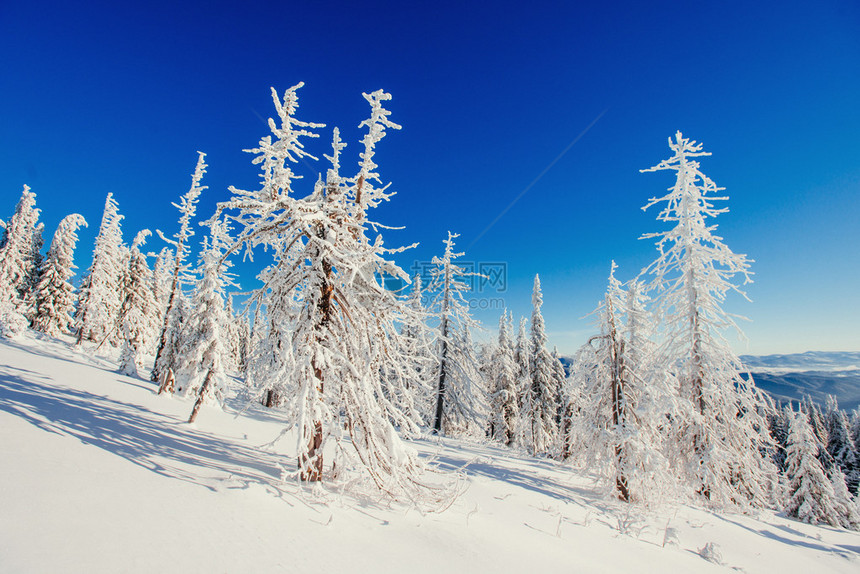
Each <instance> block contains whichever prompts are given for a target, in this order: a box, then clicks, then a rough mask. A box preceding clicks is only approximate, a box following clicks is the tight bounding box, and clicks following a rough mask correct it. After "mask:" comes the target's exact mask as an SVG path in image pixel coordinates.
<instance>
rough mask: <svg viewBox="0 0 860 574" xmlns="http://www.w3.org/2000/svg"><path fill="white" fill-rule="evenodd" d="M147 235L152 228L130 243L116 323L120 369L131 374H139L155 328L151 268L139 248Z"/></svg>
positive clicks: (139, 234) (123, 372)
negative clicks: (118, 337) (120, 345)
mask: <svg viewBox="0 0 860 574" xmlns="http://www.w3.org/2000/svg"><path fill="white" fill-rule="evenodd" d="M150 235H152V232H150V231H149V230H148V229H144V230H143V231H141V232H139V233H138V234H137V236H136V237H135V238H134V241H133V242H132V244H131V250H130V251H129V254H128V263H127V265H126V270H125V273H124V276H123V281H122V294H123V298H122V303H121V305H120V309H119V314H118V318H117V321H118V325H117V327H118V330H119V331H120V332H121V333H122V337H121V338H122V352H121V353H120V357H119V372H120V373H122V374H124V375H129V376H131V377H137V376H138V374H137V373H138V369H139V368H140V361H141V358H142V357H141V354H142V353H143V351H144V350H145V349H146V347H147V345H149V344H150V342H152V339H153V335H154V332H155V329H156V323H155V321H154V317H155V316H156V315H155V313H154V310H155V306H156V301H155V294H154V293H153V292H152V281H151V277H152V271H151V270H150V269H149V265H148V264H147V263H146V255H144V254H143V252H141V250H140V248H141V246H142V245H143V244H144V243H145V242H146V238H147V237H148V236H150Z"/></svg>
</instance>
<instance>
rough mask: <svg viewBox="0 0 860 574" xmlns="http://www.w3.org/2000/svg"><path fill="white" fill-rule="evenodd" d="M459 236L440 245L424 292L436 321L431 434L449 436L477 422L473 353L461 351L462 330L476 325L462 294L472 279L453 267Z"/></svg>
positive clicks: (456, 235) (460, 269)
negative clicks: (442, 248) (431, 295)
mask: <svg viewBox="0 0 860 574" xmlns="http://www.w3.org/2000/svg"><path fill="white" fill-rule="evenodd" d="M459 236H460V234H459V233H451V232H450V231H449V232H448V238H447V239H445V240H444V241H443V243H444V244H445V251H444V253H443V255H442V257H433V259H432V264H433V265H434V266H435V267H433V268H432V269H431V270H430V276H431V277H432V280H431V282H430V286H429V287H428V291H429V292H431V293H435V296H434V298H433V302H432V304H431V306H430V309H431V313H432V314H433V315H434V317H435V318H436V319H438V321H439V325H438V331H437V334H436V342H435V347H436V357H437V358H436V369H437V373H438V378H437V380H436V392H435V397H434V398H435V401H434V402H435V405H434V412H433V419H432V420H433V424H432V427H433V432H434V433H441V432H444V433H446V434H452V433H455V432H457V431H463V430H465V429H466V428H468V427H469V426H470V425H474V424H475V423H477V422H478V420H479V418H480V415H479V412H480V403H479V400H480V398H479V395H478V393H477V392H476V391H475V389H474V388H473V385H474V382H475V381H473V380H471V379H472V378H473V377H474V376H475V373H476V371H477V363H478V361H477V358H476V357H475V354H474V349H472V348H465V346H464V344H465V339H464V337H463V334H464V332H465V331H464V329H466V328H468V327H472V326H475V325H477V323H476V322H475V320H474V319H472V316H471V314H470V313H469V303H468V301H466V298H465V295H464V294H465V293H467V292H468V291H469V290H470V289H471V287H470V285H469V283H467V281H466V280H465V279H467V278H468V277H472V276H476V274H475V273H473V272H470V271H466V269H465V268H463V267H461V266H459V265H457V263H456V262H455V260H456V259H457V258H459V257H461V256H462V255H463V253H457V252H455V251H454V240H455V239H456V238H457V237H459Z"/></svg>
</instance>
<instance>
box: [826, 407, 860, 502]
mask: <svg viewBox="0 0 860 574" xmlns="http://www.w3.org/2000/svg"><path fill="white" fill-rule="evenodd" d="M826 421H827V428H828V442H827V452H828V453H829V454H830V456H832V457H833V461H834V463H835V466H837V467H839V469H840V470H841V471H842V473H843V475H844V476H845V479H846V481H847V486H848V490H849V491H851V492H857V485H858V483H860V461H858V460H857V447H856V445H855V444H854V440H853V439H852V437H851V430H850V428H849V423H848V417H847V416H846V414H845V412H844V411H842V410H840V409H839V405H838V404H837V402H836V397H833V396H832V395H831V396H830V397H828V404H827V414H826Z"/></svg>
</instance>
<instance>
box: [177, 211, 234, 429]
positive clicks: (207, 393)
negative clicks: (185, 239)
mask: <svg viewBox="0 0 860 574" xmlns="http://www.w3.org/2000/svg"><path fill="white" fill-rule="evenodd" d="M209 227H210V234H209V237H207V238H205V240H204V242H203V250H202V252H201V254H200V264H199V266H198V268H197V275H198V277H199V279H198V281H197V285H196V286H195V289H194V295H193V296H192V298H191V315H190V316H189V319H188V321H187V322H186V324H185V326H184V328H183V332H182V339H183V345H182V350H181V354H180V356H179V357H177V358H176V386H177V391H178V392H184V393H185V394H192V395H195V396H196V397H197V401H196V403H195V405H194V410H193V411H192V414H191V418H190V419H189V422H194V419H195V418H196V415H197V413H198V411H199V409H200V406H201V405H202V404H203V403H204V402H206V401H207V400H209V401H211V400H212V399H214V400H215V401H218V402H220V401H221V400H223V395H224V389H225V387H226V384H227V376H226V373H225V372H224V359H225V357H227V356H228V344H229V342H228V340H227V329H228V327H229V325H230V321H231V319H232V317H230V316H229V315H228V314H227V310H226V309H225V307H224V297H225V287H226V286H227V285H230V284H232V278H231V277H230V276H229V275H228V273H227V270H228V268H229V262H228V261H227V260H226V259H222V256H223V254H224V252H225V251H226V250H227V249H228V248H229V244H230V237H229V228H228V227H227V224H226V223H225V222H224V221H222V220H214V221H210V222H209Z"/></svg>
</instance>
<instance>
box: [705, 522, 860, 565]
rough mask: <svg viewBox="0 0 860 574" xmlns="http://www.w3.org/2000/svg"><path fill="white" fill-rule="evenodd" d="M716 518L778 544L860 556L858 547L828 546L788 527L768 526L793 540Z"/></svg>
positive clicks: (765, 529)
mask: <svg viewBox="0 0 860 574" xmlns="http://www.w3.org/2000/svg"><path fill="white" fill-rule="evenodd" d="M714 516H715V517H717V518H719V519H720V520H723V521H725V522H728V523H729V524H734V525H735V526H739V527H741V528H743V529H744V530H748V531H749V532H753V533H755V534H758V535H759V536H763V537H765V538H769V539H771V540H775V541H777V542H781V543H782V544H787V545H789V546H800V547H802V548H808V549H810V550H817V551H819V552H827V553H830V554H838V555H839V556H843V557H846V553H852V554H855V555H860V547H857V546H849V545H844V544H834V545H827V543H825V542H822V541H820V540H817V539H815V538H812V537H811V536H809V535H807V534H804V533H802V532H800V531H799V530H795V529H793V528H790V527H788V526H781V525H778V524H771V525H768V526H773V527H774V528H775V529H779V530H782V531H784V532H786V533H787V534H789V535H791V536H793V537H792V538H788V537H786V536H783V535H781V534H778V533H777V532H774V531H773V530H770V529H769V528H751V527H749V526H747V525H745V524H741V523H740V522H738V521H736V520H732V519H731V518H728V517H726V516H721V515H719V514H714ZM820 528H827V527H825V526H820Z"/></svg>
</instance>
